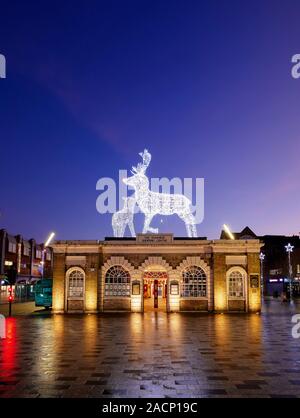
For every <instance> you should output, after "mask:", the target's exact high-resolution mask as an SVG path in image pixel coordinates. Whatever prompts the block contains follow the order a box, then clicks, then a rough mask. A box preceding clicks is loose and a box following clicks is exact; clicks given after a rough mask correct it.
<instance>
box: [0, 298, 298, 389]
mask: <svg viewBox="0 0 300 418" xmlns="http://www.w3.org/2000/svg"><path fill="white" fill-rule="evenodd" d="M297 311H298V312H300V306H299V305H298V307H297V306H296V305H294V306H290V305H288V304H285V305H283V304H281V303H280V302H279V301H278V302H268V303H267V304H266V305H265V308H264V312H263V314H262V315H250V314H249V315H246V314H240V315H237V314H227V315H225V314H224V315H205V314H202V315H201V314H184V313H181V314H169V315H167V314H166V313H163V312H158V313H155V312H149V313H146V314H144V315H142V314H114V315H113V314H110V315H87V316H79V315H65V316H63V315H52V316H51V315H41V316H38V315H31V316H19V317H17V318H10V319H8V320H7V328H8V338H7V339H6V340H1V341H0V396H1V397H279V396H280V397H285V396H289V397H290V396H292V397H300V339H293V338H292V335H291V328H292V323H291V315H292V313H295V312H297Z"/></svg>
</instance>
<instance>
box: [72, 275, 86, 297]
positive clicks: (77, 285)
mask: <svg viewBox="0 0 300 418" xmlns="http://www.w3.org/2000/svg"><path fill="white" fill-rule="evenodd" d="M83 296H84V272H83V271H82V270H79V269H75V270H72V271H71V272H70V273H69V275H68V298H79V299H80V298H83Z"/></svg>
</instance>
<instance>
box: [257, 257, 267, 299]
mask: <svg viewBox="0 0 300 418" xmlns="http://www.w3.org/2000/svg"><path fill="white" fill-rule="evenodd" d="M265 257H266V256H265V254H264V253H260V254H259V259H260V286H261V298H262V300H263V299H264V259H265Z"/></svg>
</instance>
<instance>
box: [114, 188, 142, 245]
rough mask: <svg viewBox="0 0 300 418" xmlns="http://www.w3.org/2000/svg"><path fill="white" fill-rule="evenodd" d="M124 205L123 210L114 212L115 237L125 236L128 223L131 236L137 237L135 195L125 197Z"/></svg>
mask: <svg viewBox="0 0 300 418" xmlns="http://www.w3.org/2000/svg"><path fill="white" fill-rule="evenodd" d="M123 199H124V206H123V208H122V209H121V210H119V211H118V212H116V213H114V214H113V217H112V222H111V223H112V227H113V231H114V236H115V237H122V238H123V237H124V233H125V229H126V226H127V225H128V227H129V230H130V233H131V236H132V237H135V230H134V225H133V215H134V207H135V204H136V198H135V196H134V195H133V196H129V197H123Z"/></svg>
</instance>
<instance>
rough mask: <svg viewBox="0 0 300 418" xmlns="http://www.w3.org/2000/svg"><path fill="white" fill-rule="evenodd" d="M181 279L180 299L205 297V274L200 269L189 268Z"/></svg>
mask: <svg viewBox="0 0 300 418" xmlns="http://www.w3.org/2000/svg"><path fill="white" fill-rule="evenodd" d="M182 279H183V283H182V287H181V296H182V297H194V298H198V297H206V293H207V280H206V274H205V273H204V271H203V270H202V268H201V267H198V266H192V267H189V268H188V269H186V270H185V271H184V272H183V275H182Z"/></svg>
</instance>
